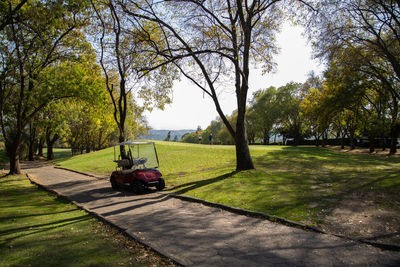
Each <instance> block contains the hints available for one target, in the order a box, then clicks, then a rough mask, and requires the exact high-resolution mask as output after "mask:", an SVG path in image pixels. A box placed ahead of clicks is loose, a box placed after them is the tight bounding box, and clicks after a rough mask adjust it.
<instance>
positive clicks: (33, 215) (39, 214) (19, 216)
mask: <svg viewBox="0 0 400 267" xmlns="http://www.w3.org/2000/svg"><path fill="white" fill-rule="evenodd" d="M77 210H79V209H77V208H76V209H70V210H64V211H59V212H46V213H38V214H28V215H17V216H12V219H20V218H27V217H36V216H47V215H55V214H61V213H67V212H71V211H77ZM9 219H11V218H10V217H0V221H2V220H9ZM0 235H1V232H0Z"/></svg>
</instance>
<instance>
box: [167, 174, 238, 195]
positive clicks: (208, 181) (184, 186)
mask: <svg viewBox="0 0 400 267" xmlns="http://www.w3.org/2000/svg"><path fill="white" fill-rule="evenodd" d="M236 173H238V172H237V171H233V172H230V173H226V174H223V175H220V176H217V177H214V178H210V179H206V180H200V181H194V182H190V183H186V184H181V185H178V186H175V187H172V188H169V190H176V189H179V188H182V189H180V190H178V191H175V194H178V195H181V194H184V193H186V192H188V191H191V190H194V189H197V188H200V187H203V186H206V185H209V184H212V183H215V182H219V181H222V180H225V179H227V178H229V177H232V176H233V175H235V174H236Z"/></svg>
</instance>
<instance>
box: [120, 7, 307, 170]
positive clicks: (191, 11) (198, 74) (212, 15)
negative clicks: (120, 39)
mask: <svg viewBox="0 0 400 267" xmlns="http://www.w3.org/2000/svg"><path fill="white" fill-rule="evenodd" d="M278 2H281V1H279V0H264V1H262V0H257V1H240V0H225V1H218V0H213V1H198V0H185V1H174V2H171V1H163V0H155V1H146V2H137V1H133V0H120V1H119V3H120V5H121V6H122V8H123V10H124V11H125V13H126V14H127V15H128V16H129V17H130V18H132V19H135V20H136V21H139V22H140V23H141V25H146V23H148V22H153V23H156V24H157V26H158V27H160V28H161V31H162V33H163V37H164V38H163V41H164V43H165V46H164V47H165V48H163V49H159V48H158V47H157V46H155V47H154V54H155V55H157V56H162V57H163V60H162V61H161V62H159V61H150V62H149V63H150V64H149V65H148V66H147V67H146V68H145V70H153V69H157V68H159V67H162V66H165V65H167V64H174V65H176V66H177V67H178V68H179V70H180V71H181V73H182V75H183V76H185V77H186V78H188V79H189V80H191V81H192V82H193V83H194V84H195V85H196V86H197V87H199V88H200V89H201V90H202V91H203V92H204V93H205V94H207V95H208V96H209V97H211V99H212V100H213V102H214V104H215V108H216V110H217V112H218V114H219V116H220V118H221V120H222V121H223V123H224V124H225V126H226V128H227V130H228V132H229V134H230V135H231V136H232V137H233V139H234V140H235V146H236V169H237V170H238V171H240V170H247V169H253V168H254V165H253V162H252V159H251V156H250V152H249V147H248V144H247V139H246V131H245V115H246V102H247V93H248V90H249V84H248V81H249V75H250V65H251V64H252V63H255V62H262V63H263V64H264V71H265V72H268V71H270V70H271V68H272V67H273V63H272V56H273V54H275V53H276V52H277V49H276V47H275V45H274V34H275V32H276V31H277V29H278V26H279V23H280V19H281V18H282V17H283V16H282V13H281V11H280V10H279V7H278ZM297 2H302V1H297ZM229 81H232V82H231V83H229ZM227 84H228V85H229V86H230V88H233V89H234V92H235V95H236V104H237V120H236V121H235V122H234V124H232V123H231V122H229V120H228V119H227V117H226V115H225V114H224V112H223V111H222V108H221V106H220V101H219V95H218V88H221V87H222V85H224V86H225V87H226V86H227Z"/></svg>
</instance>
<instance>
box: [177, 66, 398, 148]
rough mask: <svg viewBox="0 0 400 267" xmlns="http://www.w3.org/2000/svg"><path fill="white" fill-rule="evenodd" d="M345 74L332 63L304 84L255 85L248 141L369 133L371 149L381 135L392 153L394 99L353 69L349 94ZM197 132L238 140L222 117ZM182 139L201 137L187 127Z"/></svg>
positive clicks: (340, 139)
mask: <svg viewBox="0 0 400 267" xmlns="http://www.w3.org/2000/svg"><path fill="white" fill-rule="evenodd" d="M341 75H347V72H346V71H344V72H342V73H338V69H337V68H333V67H330V68H329V69H328V70H327V71H325V73H324V77H322V78H321V77H318V76H315V75H314V74H310V77H309V78H308V80H307V81H306V82H305V83H303V84H302V83H293V82H292V83H288V84H286V85H284V86H281V87H279V88H275V87H272V86H271V87H269V88H267V89H264V90H259V91H256V92H255V93H254V94H253V97H252V99H251V100H250V102H249V105H248V107H247V113H246V119H245V122H246V134H247V139H248V143H249V144H255V143H259V144H264V145H268V144H270V142H271V140H272V143H274V144H278V142H276V136H278V137H279V138H280V142H279V144H292V145H301V144H315V145H316V146H320V145H321V146H325V145H326V144H333V143H334V144H336V145H341V146H342V147H344V145H350V146H351V148H355V146H356V143H357V139H361V138H362V139H367V143H368V144H369V147H370V151H371V152H373V151H374V150H375V147H376V146H377V145H378V144H377V140H378V139H380V141H381V142H380V144H379V145H380V147H382V148H383V149H386V148H390V153H395V152H396V144H397V138H398V134H397V135H393V134H391V133H393V132H394V131H398V129H397V128H396V129H392V127H398V126H397V124H393V123H392V121H393V117H392V116H393V115H394V113H393V112H392V108H391V105H392V104H393V103H392V100H393V99H392V98H391V97H390V96H388V95H387V97H386V98H385V97H384V95H382V94H380V93H379V92H381V91H380V90H381V89H382V88H380V87H379V86H380V85H381V84H380V83H379V82H378V81H373V80H372V79H371V78H369V79H368V81H363V80H361V79H360V78H359V77H358V76H357V74H356V73H354V72H352V73H351V75H349V76H351V77H352V79H354V80H351V82H352V84H356V89H353V88H351V87H350V89H349V87H347V89H348V91H347V95H345V93H346V92H343V91H342V90H345V89H344V88H343V87H342V88H340V89H341V90H339V89H338V85H340V86H346V85H345V84H343V83H339V82H338V79H340V77H341ZM364 82H365V84H364ZM373 85H375V87H374V86H373ZM348 86H351V85H348ZM364 86H365V87H364ZM235 116H237V115H236V111H234V112H233V113H232V115H231V116H228V119H231V120H234V119H235ZM198 134H200V135H202V137H203V138H202V142H201V143H202V144H208V143H209V139H208V136H209V135H210V134H212V136H213V140H214V144H225V145H231V144H233V143H234V140H232V138H230V135H229V134H228V132H227V130H226V128H225V127H224V124H223V123H222V122H221V121H220V120H219V119H216V120H214V121H212V122H211V124H210V125H209V126H208V127H207V128H206V129H205V130H204V131H200V132H199V133H198ZM274 137H275V140H274ZM288 139H290V142H287V140H288ZM332 139H334V140H335V141H332ZM182 141H183V142H188V143H198V138H197V136H196V134H195V133H190V134H189V133H188V134H185V135H184V136H183V137H182ZM393 144H394V147H393V146H392V145H393Z"/></svg>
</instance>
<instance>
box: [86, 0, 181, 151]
mask: <svg viewBox="0 0 400 267" xmlns="http://www.w3.org/2000/svg"><path fill="white" fill-rule="evenodd" d="M91 4H92V7H93V9H94V11H95V14H96V18H97V19H98V21H99V25H98V27H97V28H99V29H100V30H101V36H100V37H99V38H98V40H99V42H100V43H99V46H100V65H101V67H102V69H103V73H104V76H105V85H106V88H107V90H108V92H109V96H110V98H111V102H112V105H113V107H114V111H113V114H114V120H115V122H116V124H117V126H118V129H119V138H118V141H119V142H124V141H126V138H127V133H126V132H127V129H126V123H127V120H126V119H127V114H128V112H129V109H133V108H134V107H133V106H130V105H129V103H131V102H132V101H133V103H134V105H135V106H137V104H136V102H135V98H136V96H138V97H140V98H142V100H144V107H145V108H146V109H148V110H151V109H152V108H154V107H156V108H160V109H163V108H164V105H165V104H166V103H170V102H171V100H170V98H169V93H170V88H171V87H172V81H173V80H174V79H175V78H176V75H175V70H174V69H172V68H161V69H159V70H157V71H154V72H153V73H152V74H150V73H147V75H145V76H144V77H139V75H138V74H137V69H138V68H139V67H138V66H141V65H142V64H143V62H144V61H146V60H147V56H148V55H147V54H146V53H145V52H143V51H142V50H145V49H146V45H147V44H146V42H144V41H143V39H144V37H143V36H142V35H143V31H142V30H141V29H138V28H137V27H135V25H134V24H133V25H132V23H131V22H132V21H129V20H127V19H125V18H124V16H123V13H122V12H121V10H120V8H119V6H118V5H117V4H116V1H114V0H105V1H96V2H94V1H91ZM152 35H156V36H157V33H152ZM135 89H137V92H135ZM132 97H133V98H132ZM130 98H132V99H130ZM120 149H121V155H122V157H124V156H125V151H124V146H121V147H120Z"/></svg>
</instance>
